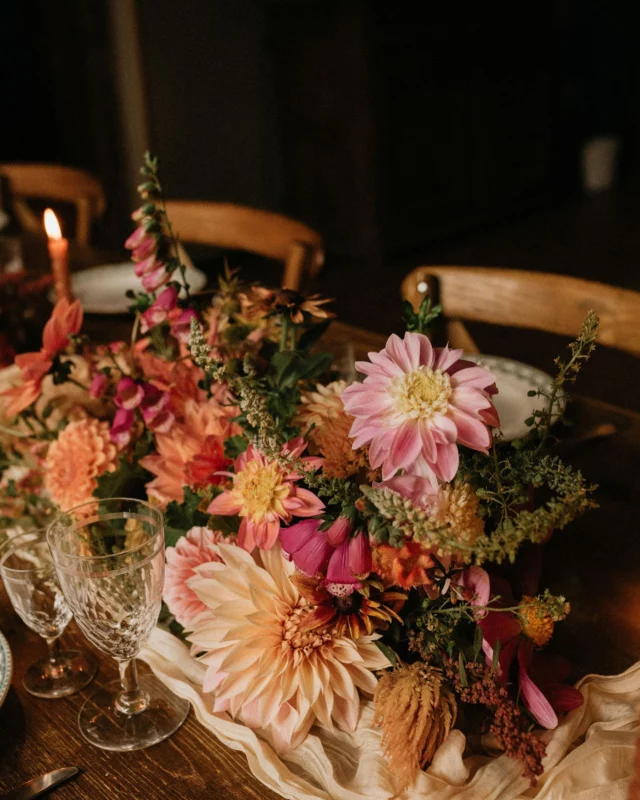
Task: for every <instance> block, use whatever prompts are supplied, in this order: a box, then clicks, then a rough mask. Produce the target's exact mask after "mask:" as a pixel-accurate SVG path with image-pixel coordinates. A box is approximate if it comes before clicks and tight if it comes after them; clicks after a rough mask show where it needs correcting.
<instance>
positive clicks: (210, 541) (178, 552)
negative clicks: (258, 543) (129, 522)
mask: <svg viewBox="0 0 640 800" xmlns="http://www.w3.org/2000/svg"><path fill="white" fill-rule="evenodd" d="M220 542H227V544H235V536H227V537H225V536H223V535H222V534H221V533H220V532H219V531H212V530H209V528H200V527H197V526H196V527H194V528H190V529H189V530H188V531H187V533H186V534H185V535H184V536H181V537H180V538H179V539H178V541H177V542H176V546H175V547H167V550H166V555H167V565H166V568H165V574H164V593H163V600H164V602H165V603H166V604H167V606H168V607H169V611H170V612H171V613H172V614H173V615H174V617H175V618H176V620H177V621H178V622H179V623H180V625H182V626H183V627H189V626H190V625H191V623H192V622H193V620H194V619H195V618H196V617H197V616H198V614H200V613H201V612H202V611H206V609H207V607H206V606H205V604H204V603H203V602H202V601H201V600H199V599H198V596H197V595H196V593H195V592H194V591H193V589H191V588H190V587H189V585H188V584H187V581H188V580H189V578H192V577H193V576H194V575H195V574H196V567H199V566H200V564H207V563H211V562H212V561H220V556H219V555H218V550H217V549H216V545H217V544H220Z"/></svg>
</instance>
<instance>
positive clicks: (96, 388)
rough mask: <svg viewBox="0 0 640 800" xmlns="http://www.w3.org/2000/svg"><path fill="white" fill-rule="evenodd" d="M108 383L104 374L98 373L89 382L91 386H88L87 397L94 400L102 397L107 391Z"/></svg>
mask: <svg viewBox="0 0 640 800" xmlns="http://www.w3.org/2000/svg"><path fill="white" fill-rule="evenodd" d="M108 383H109V381H108V379H107V376H106V375H105V374H104V372H99V373H98V374H97V375H95V376H94V378H93V380H92V381H91V385H90V386H89V397H93V398H94V399H97V398H99V397H102V395H103V394H104V393H105V391H106V389H107V385H108Z"/></svg>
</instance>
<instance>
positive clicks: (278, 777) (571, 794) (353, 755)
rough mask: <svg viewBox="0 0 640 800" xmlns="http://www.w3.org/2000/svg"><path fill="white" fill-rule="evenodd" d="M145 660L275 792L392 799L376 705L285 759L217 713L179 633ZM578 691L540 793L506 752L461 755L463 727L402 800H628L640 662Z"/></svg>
mask: <svg viewBox="0 0 640 800" xmlns="http://www.w3.org/2000/svg"><path fill="white" fill-rule="evenodd" d="M140 657H141V659H142V660H143V661H146V662H147V664H149V665H150V667H151V669H152V670H153V671H154V672H155V674H156V675H157V676H158V677H159V678H160V679H161V680H162V681H163V683H165V684H166V685H167V686H168V687H169V688H170V689H172V691H174V692H175V693H176V694H177V695H180V696H181V697H186V698H188V699H189V700H190V701H191V703H192V705H193V707H194V710H195V713H196V717H197V719H198V720H199V722H200V723H201V724H202V725H204V726H205V727H206V728H208V729H209V730H210V731H211V732H212V733H213V734H215V736H217V738H218V739H219V740H220V741H221V742H222V743H223V744H225V745H227V746H228V747H231V748H232V749H234V750H242V751H243V752H244V753H245V754H246V756H247V758H248V760H249V767H250V769H251V771H252V772H253V774H254V775H255V776H256V777H257V778H258V779H259V780H260V781H262V783H264V784H265V786H268V787H269V788H270V789H272V790H273V791H274V792H276V793H277V794H279V795H282V796H283V797H286V798H295V800H311V798H313V799H314V800H316V799H317V798H322V800H329V798H332V799H335V800H389V798H391V797H392V796H393V795H394V793H395V779H394V777H393V775H391V773H390V772H389V770H388V769H387V766H386V763H385V761H384V759H383V757H382V755H381V754H380V746H379V743H380V734H379V732H378V731H377V730H374V729H372V728H371V718H372V714H373V709H372V704H371V703H370V702H363V703H362V713H361V719H360V723H359V725H358V728H357V730H356V731H355V732H354V733H352V734H348V733H342V732H339V731H338V732H334V733H329V732H328V731H325V730H322V729H320V728H317V727H314V728H312V730H311V734H310V735H309V736H308V737H307V739H306V740H305V741H304V743H303V744H302V745H300V747H298V748H297V749H296V750H294V751H293V752H292V753H289V754H288V755H287V756H286V757H285V758H284V759H283V758H281V757H280V756H278V755H277V754H276V753H275V751H274V750H273V748H272V747H271V746H270V745H269V743H268V742H267V741H265V740H264V739H262V738H259V737H258V736H257V735H256V733H255V732H254V731H252V730H250V729H249V728H246V727H245V726H244V725H240V724H238V723H236V722H233V720H231V718H230V717H229V716H228V715H227V714H214V713H213V712H212V705H213V704H212V699H211V696H210V695H206V694H203V693H202V691H201V689H200V687H201V685H202V676H203V673H204V668H203V667H202V665H200V664H199V663H198V662H196V661H195V660H194V659H193V658H191V656H190V654H189V650H188V648H187V647H186V645H185V644H183V643H182V642H181V641H179V640H178V639H177V638H176V637H174V636H172V635H171V634H169V633H167V632H166V631H164V630H161V629H160V628H156V630H155V631H154V632H153V635H152V637H151V639H150V641H149V643H148V645H147V647H146V648H145V649H144V651H143V653H142V654H141V656H140ZM578 686H579V688H580V689H581V690H582V692H583V694H584V697H585V702H584V705H583V706H582V707H581V708H578V709H576V710H575V711H573V712H571V713H570V714H569V715H568V716H567V717H566V718H565V719H564V720H563V721H562V723H561V724H560V725H559V727H558V728H557V729H556V730H555V731H549V732H547V733H546V734H545V739H546V741H547V757H546V759H545V773H544V775H543V776H542V778H541V779H540V780H539V781H538V784H537V786H536V787H535V788H533V789H532V788H531V787H530V785H529V782H528V781H527V780H525V779H523V778H522V777H521V776H520V767H519V765H518V764H517V763H516V762H514V761H512V760H510V759H508V758H507V757H506V756H500V757H498V758H489V757H487V756H471V757H467V758H463V753H464V749H465V737H464V734H462V733H461V732H460V731H457V730H456V731H453V733H452V734H451V735H450V736H449V738H448V739H447V741H446V742H445V743H444V744H443V745H442V747H441V748H440V749H439V750H438V752H437V753H436V757H435V759H434V762H433V764H432V765H431V767H430V768H429V769H428V771H427V772H423V773H422V774H421V775H420V778H419V780H418V781H417V783H416V785H415V786H414V787H413V788H412V789H411V790H410V791H408V792H406V793H405V794H403V795H402V796H401V797H402V800H409V798H417V797H425V798H429V800H450V799H451V798H463V799H464V800H516V799H522V800H524V799H525V798H535V799H536V800H626V797H627V790H628V786H629V778H630V775H631V769H632V762H633V756H634V748H635V741H636V738H637V736H638V734H639V733H640V719H639V715H638V701H639V700H640V662H639V663H637V664H635V665H634V666H633V667H631V668H630V669H628V670H627V671H626V672H623V673H622V674H621V675H613V676H601V675H589V676H587V677H586V678H584V679H583V680H582V681H581V682H580V683H579V684H578ZM213 791H214V790H213V787H212V795H211V796H212V798H213V797H214V794H213Z"/></svg>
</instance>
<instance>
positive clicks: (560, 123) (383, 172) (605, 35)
mask: <svg viewBox="0 0 640 800" xmlns="http://www.w3.org/2000/svg"><path fill="white" fill-rule="evenodd" d="M634 5H635V4H632V3H630V2H598V0H540V2H538V3H529V4H513V3H511V4H502V3H439V4H436V3H422V4H418V3H415V2H406V1H405V0H399V1H397V2H394V3H390V2H378V1H377V0H369V2H366V0H359V1H358V0H342V2H337V0H182V2H175V0H137V1H136V0H60V1H59V2H56V3H51V2H46V1H45V0H0V10H1V15H0V76H1V79H2V90H1V91H0V97H1V98H2V100H1V105H0V109H1V111H0V118H1V121H2V124H1V125H0V162H2V161H47V162H60V163H65V164H70V165H75V166H80V167H84V168H86V169H89V170H90V171H92V172H94V173H95V174H97V175H98V176H99V177H100V178H101V179H102V181H103V182H104V185H105V188H106V192H107V197H108V201H109V207H108V211H107V214H106V216H105V219H104V221H103V223H102V224H101V227H100V229H99V230H97V231H96V241H99V242H100V243H101V244H103V245H105V246H107V247H111V248H114V247H120V246H121V242H122V240H123V238H124V236H126V234H127V233H128V231H129V229H130V228H129V221H128V213H129V211H130V208H131V202H132V188H133V186H134V181H135V176H134V174H133V171H132V169H131V164H132V163H133V162H135V161H137V159H138V156H139V154H137V153H131V152H129V150H130V149H131V144H130V143H131V136H130V135H127V125H129V127H131V121H130V119H129V121H127V118H126V114H125V112H124V111H123V100H122V96H121V91H120V90H119V88H118V79H117V70H118V68H120V69H122V65H120V67H118V61H117V58H116V56H115V55H114V53H115V52H116V51H117V46H116V45H117V43H118V42H117V39H118V37H119V36H120V35H121V32H119V29H118V21H119V20H122V19H125V18H127V17H126V13H127V12H131V10H132V9H133V12H134V13H135V15H136V16H137V21H138V32H137V40H138V42H139V47H140V52H141V58H142V73H143V87H142V88H143V98H144V102H143V103H142V104H140V105H141V107H140V108H139V109H138V111H139V114H140V119H141V120H142V121H143V122H144V125H142V123H140V124H141V130H139V131H138V133H139V134H140V136H141V137H142V138H143V139H144V140H145V144H148V146H150V147H151V148H152V150H153V151H154V152H156V153H157V154H158V155H159V156H160V158H161V161H162V173H163V176H164V181H165V184H166V187H167V190H168V194H169V195H170V196H173V197H182V198H194V199H212V200H227V201H233V202H238V203H244V204H249V205H253V206H257V207H261V208H268V209H273V210H277V211H282V212H285V213H288V214H290V215H291V216H294V217H297V218H299V219H302V220H304V221H305V222H307V223H309V224H310V225H312V226H313V227H315V228H316V229H317V230H319V231H320V232H321V233H322V235H323V236H324V238H325V242H326V249H327V262H326V266H325V268H324V270H323V272H322V274H321V276H320V281H319V286H318V288H319V290H320V291H322V292H323V293H325V294H330V295H332V296H334V297H336V303H337V310H338V311H339V313H340V314H341V316H342V317H344V318H346V319H347V320H348V321H351V322H355V323H358V324H361V325H364V326H367V327H371V328H377V329H379V330H384V331H388V330H391V329H393V328H394V327H396V328H397V327H398V320H399V308H400V303H399V298H398V288H399V284H400V280H401V278H402V276H403V275H404V274H405V273H406V272H407V271H408V270H409V269H410V268H412V267H414V266H417V265H419V264H426V263H453V264H479V265H487V266H510V267H515V268H520V269H537V270H545V271H552V272H563V273H567V274H573V275H578V276H581V277H586V278H591V279H596V280H603V281H606V282H608V283H613V284H618V285H620V286H626V287H632V288H635V289H640V277H639V271H638V266H637V262H638V253H639V252H640V226H639V225H638V220H639V212H640V147H639V145H640V48H639V47H638V44H639V42H638V39H639V38H640V26H639V25H638V22H639V21H640V19H639V18H638V17H639V15H638V12H637V11H636V10H635V9H634ZM124 74H125V79H126V69H125V73H124ZM142 106H144V107H142ZM142 128H144V131H142ZM130 133H131V131H130V130H129V134H130ZM599 134H612V135H615V136H617V137H619V139H620V143H621V157H620V160H619V165H618V175H617V181H616V185H615V187H613V188H612V189H611V190H609V191H606V192H603V193H600V194H597V195H589V194H586V193H585V192H584V190H583V188H582V177H581V170H580V163H581V162H580V154H581V149H582V147H583V145H584V143H585V141H587V140H588V139H589V138H590V137H592V136H595V135H599ZM496 337H497V338H496ZM481 343H482V340H481ZM510 346H513V347H514V348H515V344H513V340H512V339H511V338H510V337H505V336H502V337H501V336H500V334H495V335H494V338H493V340H491V339H489V344H488V345H487V349H488V348H489V347H492V349H493V350H494V351H495V352H500V353H503V354H505V355H519V357H520V358H521V359H523V360H527V358H528V359H529V360H531V361H533V362H534V363H538V364H539V366H546V367H547V368H549V362H548V358H549V357H550V355H548V354H550V353H551V352H553V349H557V347H558V343H557V342H556V341H555V339H547V338H545V337H542V338H539V337H538V338H535V337H534V339H532V340H531V344H530V345H524V348H525V349H524V350H523V349H522V348H523V344H522V343H521V342H520V341H518V342H517V348H518V350H517V351H514V352H509V348H510ZM527 348H528V349H527ZM611 358H613V362H611V363H613V367H612V372H613V373H615V374H616V375H618V376H619V381H618V383H617V384H616V386H617V389H616V391H617V393H618V394H620V393H625V392H628V391H631V389H630V388H629V382H630V380H631V378H630V377H629V369H628V365H627V363H626V362H625V361H624V359H623V358H622V357H620V358H622V360H621V361H620V360H618V361H616V359H617V358H618V357H617V355H614V356H611ZM607 364H609V362H607ZM632 366H633V367H634V368H635V370H636V373H635V374H636V375H637V362H635V361H634V362H633V365H632ZM603 374H604V373H603ZM608 375H609V373H608V372H607V378H605V377H602V375H601V377H600V378H599V379H598V381H597V383H598V386H596V387H595V390H596V391H597V392H598V391H600V384H604V383H606V381H607V380H608ZM634 380H635V378H634ZM635 383H637V380H636V381H635Z"/></svg>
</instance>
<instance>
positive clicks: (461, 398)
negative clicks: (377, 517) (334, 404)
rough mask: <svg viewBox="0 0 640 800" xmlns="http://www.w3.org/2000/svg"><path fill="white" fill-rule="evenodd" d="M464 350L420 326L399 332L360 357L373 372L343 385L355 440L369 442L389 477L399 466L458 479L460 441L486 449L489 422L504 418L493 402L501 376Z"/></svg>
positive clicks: (361, 367) (362, 367)
mask: <svg viewBox="0 0 640 800" xmlns="http://www.w3.org/2000/svg"><path fill="white" fill-rule="evenodd" d="M461 356H462V350H450V349H449V347H442V348H433V347H432V346H431V342H430V341H429V339H428V338H427V337H426V336H424V335H423V334H421V333H406V334H405V336H404V339H400V337H399V336H396V335H395V334H393V335H392V336H390V337H389V339H388V340H387V344H386V346H385V347H384V349H383V350H381V351H380V352H379V353H369V359H370V360H369V361H359V362H358V363H356V369H357V370H358V372H361V373H363V374H365V375H366V376H367V377H366V378H365V379H364V381H363V382H362V383H354V384H352V385H351V386H348V387H347V388H346V389H345V390H344V392H343V393H342V401H343V403H344V407H345V410H346V411H347V412H348V413H349V414H351V415H352V416H354V417H355V418H356V419H355V422H354V423H353V425H352V427H351V431H350V434H349V435H350V436H352V437H353V438H354V442H353V448H354V449H358V448H360V447H362V446H363V445H365V444H369V445H370V448H369V460H370V463H371V466H372V467H373V468H374V469H376V468H378V467H380V466H382V477H383V479H384V480H387V479H389V478H391V477H393V476H394V475H395V474H396V472H397V471H398V470H399V469H404V470H405V471H406V472H409V473H412V474H414V475H420V476H422V477H426V478H429V479H430V480H431V481H432V482H433V483H434V484H435V482H436V480H437V479H440V480H442V481H451V480H452V479H453V478H454V476H455V474H456V472H457V470H458V459H459V457H458V449H457V447H456V444H457V443H459V444H462V445H465V446H466V447H470V448H471V449H472V450H480V451H482V452H487V450H488V448H489V446H490V445H491V432H490V430H489V428H488V426H489V425H491V426H497V425H499V419H498V414H497V412H496V409H495V407H494V405H493V403H492V402H491V395H492V394H495V392H496V391H497V390H496V387H495V378H494V377H493V375H492V374H491V373H490V372H489V371H488V370H486V369H484V367H479V366H478V365H477V364H474V363H472V362H470V361H465V360H463V359H462V358H461Z"/></svg>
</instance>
